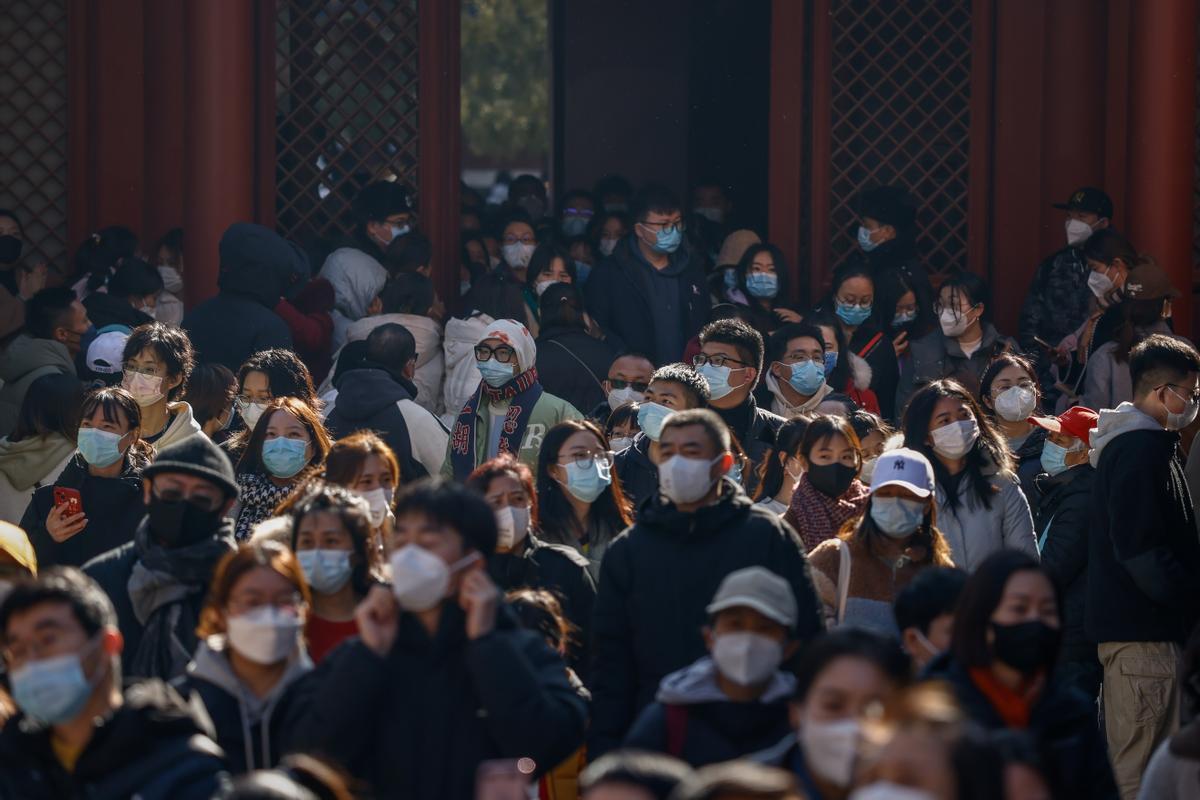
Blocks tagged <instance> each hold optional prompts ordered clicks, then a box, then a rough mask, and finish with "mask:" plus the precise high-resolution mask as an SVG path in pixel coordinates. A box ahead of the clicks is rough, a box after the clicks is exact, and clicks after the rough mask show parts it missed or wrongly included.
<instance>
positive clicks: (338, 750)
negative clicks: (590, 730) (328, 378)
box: [295, 480, 587, 800]
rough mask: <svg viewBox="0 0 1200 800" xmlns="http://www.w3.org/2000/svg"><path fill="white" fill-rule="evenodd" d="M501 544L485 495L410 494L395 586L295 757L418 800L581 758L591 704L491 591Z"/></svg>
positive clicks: (369, 605)
mask: <svg viewBox="0 0 1200 800" xmlns="http://www.w3.org/2000/svg"><path fill="white" fill-rule="evenodd" d="M497 538H498V533H497V530H496V515H495V511H494V510H493V509H492V508H491V506H489V505H488V504H487V502H486V501H485V500H484V499H483V498H482V497H480V496H479V495H478V494H477V493H475V492H473V491H471V490H469V489H466V488H464V487H462V486H459V485H457V484H452V483H449V482H444V481H437V480H424V481H419V482H418V483H416V484H413V485H412V486H409V487H405V489H404V491H402V492H401V493H400V495H399V496H398V497H397V500H396V536H395V540H394V549H393V550H392V552H391V556H390V564H391V571H392V585H391V586H390V587H384V586H375V587H372V589H371V591H370V592H369V593H368V595H367V598H366V600H364V601H363V603H362V604H360V605H359V608H358V611H357V618H358V626H359V638H358V639H357V640H351V641H350V642H348V643H346V644H345V645H343V646H342V647H339V648H338V649H337V650H336V651H334V652H333V653H332V654H330V656H329V657H328V658H327V659H325V661H324V662H323V663H322V664H321V665H320V666H319V667H318V668H317V676H318V678H317V679H318V680H319V681H320V685H321V687H322V689H321V691H320V692H318V693H317V695H316V696H315V697H314V699H313V701H312V702H311V703H310V704H309V708H308V712H309V713H308V714H307V716H306V718H305V719H304V720H302V721H301V722H300V723H299V724H298V725H297V734H298V735H297V738H296V741H295V745H296V747H297V749H298V750H303V751H306V752H322V753H325V754H326V755H328V756H329V757H331V758H335V759H337V760H338V761H339V762H340V763H341V764H342V765H344V767H345V768H346V769H347V771H348V772H349V773H350V774H351V775H352V776H354V777H355V778H357V779H359V780H362V781H364V782H366V783H367V784H368V785H369V786H373V787H374V790H375V793H377V794H387V793H391V794H396V793H399V794H400V795H402V796H404V797H406V798H413V800H471V798H473V797H474V796H475V774H476V768H477V767H478V766H479V764H480V763H481V762H483V761H487V760H490V759H496V758H504V757H516V756H518V754H519V755H520V757H527V758H530V759H533V761H534V762H535V763H536V764H537V765H538V769H539V770H541V771H545V770H546V769H549V768H550V767H551V766H552V765H556V764H559V763H561V762H562V761H563V759H565V758H566V757H567V756H568V755H570V754H571V753H573V752H575V750H576V749H577V748H578V747H579V745H580V743H581V742H582V741H583V731H584V724H585V720H586V717H587V709H586V704H585V703H584V701H583V700H582V699H580V697H579V695H578V694H577V693H576V691H575V690H574V689H573V688H572V687H571V685H570V683H569V682H568V679H567V670H566V665H565V664H564V663H563V660H562V658H561V657H560V656H559V655H558V654H557V653H555V652H554V651H553V650H551V649H550V647H549V645H548V644H547V643H546V641H545V639H544V637H543V636H542V634H541V633H540V632H538V631H533V630H527V629H525V628H523V627H522V626H521V625H520V624H519V623H518V621H517V618H516V616H515V614H513V612H512V610H511V609H510V608H509V607H508V606H507V605H506V604H505V603H504V602H503V600H502V596H501V593H500V591H499V589H498V588H497V587H496V584H495V583H494V582H493V581H492V579H491V578H490V577H488V573H487V570H486V569H485V566H486V561H487V559H488V558H489V557H490V556H491V555H492V554H493V552H494V551H495V548H496V543H497ZM398 675H404V676H406V677H405V679H403V680H397V677H396V676H398ZM435 732H436V733H435ZM451 743H453V744H451Z"/></svg>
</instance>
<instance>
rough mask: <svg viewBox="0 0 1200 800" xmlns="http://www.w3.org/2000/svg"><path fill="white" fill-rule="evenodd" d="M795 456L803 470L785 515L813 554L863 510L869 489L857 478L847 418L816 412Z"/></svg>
mask: <svg viewBox="0 0 1200 800" xmlns="http://www.w3.org/2000/svg"><path fill="white" fill-rule="evenodd" d="M797 456H798V457H799V461H800V466H801V467H802V469H803V474H802V475H801V476H800V478H799V480H798V481H797V482H796V489H795V491H793V492H792V499H791V502H790V503H789V504H788V509H787V513H785V514H784V516H783V519H784V521H785V522H787V523H788V524H789V525H791V526H792V527H793V528H794V529H795V530H796V532H797V533H799V534H800V541H801V542H803V543H804V549H805V550H806V551H808V552H810V553H811V552H812V551H813V549H814V548H815V547H816V546H817V545H819V544H821V542H824V541H825V540H827V539H832V538H834V537H836V536H837V535H838V532H839V531H841V529H842V526H843V525H845V524H846V523H847V522H849V521H850V520H852V519H855V518H857V517H859V516H860V515H861V514H862V513H863V511H864V509H865V508H866V506H867V500H868V498H869V495H870V492H869V490H868V489H867V487H866V485H865V484H863V482H862V481H860V480H858V473H859V470H860V469H861V468H862V452H861V451H860V445H859V441H858V436H857V435H856V434H855V433H854V429H853V428H851V427H850V423H849V422H848V421H847V420H846V418H845V417H835V416H831V415H827V414H818V415H816V416H814V417H813V418H812V421H811V422H809V425H808V428H807V429H805V431H804V438H803V439H802V440H801V442H800V449H799V450H798V451H797Z"/></svg>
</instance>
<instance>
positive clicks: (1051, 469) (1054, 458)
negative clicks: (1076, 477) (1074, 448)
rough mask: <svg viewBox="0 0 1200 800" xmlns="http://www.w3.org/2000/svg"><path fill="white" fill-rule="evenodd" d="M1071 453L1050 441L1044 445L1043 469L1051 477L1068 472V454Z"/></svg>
mask: <svg viewBox="0 0 1200 800" xmlns="http://www.w3.org/2000/svg"><path fill="white" fill-rule="evenodd" d="M1069 452H1070V451H1069V450H1067V448H1065V447H1063V446H1062V445H1058V444H1055V443H1054V442H1052V441H1050V440H1049V439H1047V440H1046V443H1045V444H1043V445H1042V469H1044V470H1046V472H1047V473H1049V474H1050V475H1051V476H1054V475H1060V474H1062V473H1064V472H1066V471H1067V453H1069Z"/></svg>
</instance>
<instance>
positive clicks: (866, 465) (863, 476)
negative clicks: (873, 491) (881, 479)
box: [858, 456, 879, 486]
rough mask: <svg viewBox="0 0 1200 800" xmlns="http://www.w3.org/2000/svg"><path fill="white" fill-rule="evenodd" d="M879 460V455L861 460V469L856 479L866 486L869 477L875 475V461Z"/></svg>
mask: <svg viewBox="0 0 1200 800" xmlns="http://www.w3.org/2000/svg"><path fill="white" fill-rule="evenodd" d="M877 461H879V456H875V457H874V458H868V459H867V460H866V461H864V462H863V465H862V471H861V472H860V473H859V474H858V479H859V480H860V481H862V482H863V483H865V484H867V485H868V486H870V485H871V478H872V477H873V476H874V475H875V462H877Z"/></svg>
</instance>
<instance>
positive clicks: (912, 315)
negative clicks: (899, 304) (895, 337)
mask: <svg viewBox="0 0 1200 800" xmlns="http://www.w3.org/2000/svg"><path fill="white" fill-rule="evenodd" d="M916 318H917V312H916V310H915V309H914V310H912V311H904V312H902V313H899V314H897V315H896V316H894V317H892V326H893V327H896V328H899V327H900V326H902V325H907V324H908V323H910V322H912V321H913V320H915V319H916Z"/></svg>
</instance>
